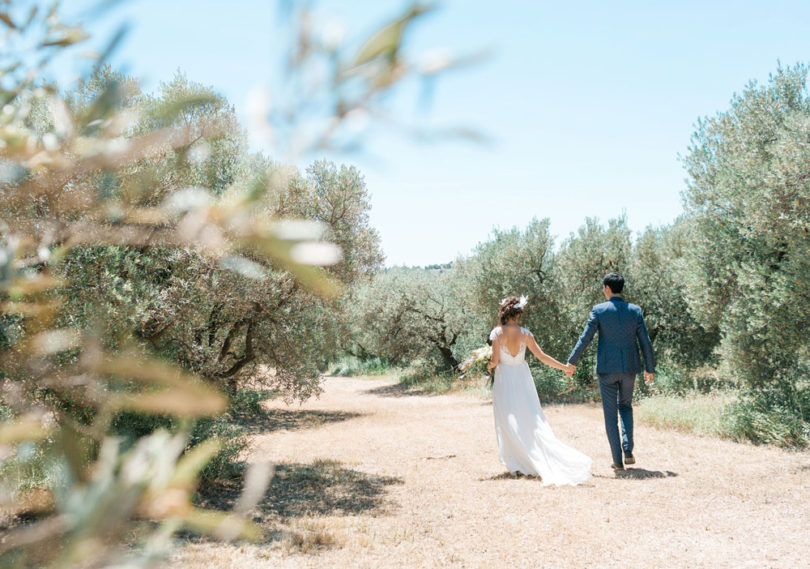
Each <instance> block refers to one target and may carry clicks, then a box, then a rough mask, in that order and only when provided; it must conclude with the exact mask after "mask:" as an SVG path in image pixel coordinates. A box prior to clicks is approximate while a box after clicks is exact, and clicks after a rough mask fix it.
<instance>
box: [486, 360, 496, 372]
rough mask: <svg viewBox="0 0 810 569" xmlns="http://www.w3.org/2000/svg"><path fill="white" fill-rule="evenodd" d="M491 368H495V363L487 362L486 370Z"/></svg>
mask: <svg viewBox="0 0 810 569" xmlns="http://www.w3.org/2000/svg"><path fill="white" fill-rule="evenodd" d="M493 369H495V364H494V363H492V362H489V363H488V364H487V371H492V370H493Z"/></svg>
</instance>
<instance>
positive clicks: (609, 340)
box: [568, 296, 655, 373]
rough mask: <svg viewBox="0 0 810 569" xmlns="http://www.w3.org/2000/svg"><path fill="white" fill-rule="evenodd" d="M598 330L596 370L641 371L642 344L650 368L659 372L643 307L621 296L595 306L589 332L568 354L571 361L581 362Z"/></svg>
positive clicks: (646, 366)
mask: <svg viewBox="0 0 810 569" xmlns="http://www.w3.org/2000/svg"><path fill="white" fill-rule="evenodd" d="M597 331H598V332H599V345H598V348H597V352H596V373H641V359H640V357H639V353H638V344H641V349H642V351H643V352H644V367H645V369H646V371H648V372H649V373H655V360H654V358H653V351H652V342H650V337H649V335H647V326H645V325H644V316H643V315H642V314H641V308H639V307H638V306H636V305H635V304H630V303H629V302H625V301H624V299H623V298H622V297H620V296H614V297H613V298H611V299H610V300H608V301H607V302H603V303H602V304H597V305H596V306H594V307H593V310H592V311H591V317H590V318H589V319H588V324H587V325H586V326H585V331H584V332H583V333H582V335H581V336H580V337H579V341H578V342H577V345H576V346H575V347H574V351H572V352H571V355H570V356H568V361H569V362H570V363H572V364H574V365H576V364H577V362H578V361H579V358H581V357H582V353H583V352H584V351H585V348H587V347H588V344H590V343H591V340H593V336H594V334H596V332H597ZM636 340H638V344H637V343H636Z"/></svg>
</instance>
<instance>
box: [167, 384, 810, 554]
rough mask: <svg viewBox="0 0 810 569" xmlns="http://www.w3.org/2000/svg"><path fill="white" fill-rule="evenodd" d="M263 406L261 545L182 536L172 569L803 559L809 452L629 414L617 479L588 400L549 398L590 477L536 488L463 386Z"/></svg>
mask: <svg viewBox="0 0 810 569" xmlns="http://www.w3.org/2000/svg"><path fill="white" fill-rule="evenodd" d="M266 405H267V415H266V416H265V417H261V418H258V419H257V421H258V424H260V425H261V424H265V425H267V430H261V429H259V430H258V432H257V434H256V435H254V437H253V442H252V450H251V456H250V460H256V461H258V460H270V461H273V462H275V463H276V464H277V470H276V477H275V479H274V481H273V484H272V486H271V488H270V491H269V492H268V496H267V498H266V499H265V501H264V502H263V503H262V504H260V505H259V506H257V508H256V510H255V512H254V514H255V519H256V521H257V522H259V523H260V524H261V525H262V526H263V527H265V529H266V530H267V532H268V538H267V540H266V541H265V542H264V543H261V544H222V543H214V542H210V541H204V540H203V541H186V542H181V544H180V545H181V547H180V549H179V551H178V552H177V554H176V555H175V556H174V558H173V559H172V562H171V566H172V567H177V568H184V569H197V568H206V569H207V568H213V567H229V568H230V567H234V568H236V567H238V568H240V569H242V568H252V567H319V568H321V567H444V568H446V567H527V568H529V567H531V568H539V567H548V568H561V567H573V568H588V567H594V568H597V567H600V568H601V567H622V568H626V569H630V568H635V567H639V568H641V567H644V568H645V569H646V568H650V567H667V568H678V567H689V568H695V567H712V568H722V567H729V568H732V567H733V568H735V569H737V568H744V567H752V568H757V569H761V568H767V567H785V568H791V569H793V568H800V567H810V454H808V453H795V452H787V451H782V450H779V449H772V448H762V447H755V446H752V445H745V444H737V443H733V442H729V441H725V440H719V439H714V438H702V437H697V436H694V435H689V434H684V433H679V432H674V431H668V430H658V429H654V428H652V427H649V426H646V425H644V424H643V423H641V424H637V427H636V431H637V432H636V451H635V454H636V459H637V464H636V465H635V467H634V468H632V469H630V470H628V471H626V472H625V473H622V474H621V475H620V476H617V475H615V474H614V473H613V472H612V471H611V469H610V462H611V461H610V452H609V448H608V444H607V440H606V439H605V434H604V428H603V425H602V419H601V408H600V407H598V406H596V405H561V406H548V407H545V411H546V416H547V417H548V420H549V421H550V422H551V425H552V427H553V428H554V431H555V433H556V434H557V436H558V437H559V438H560V439H562V440H563V441H565V442H567V443H568V444H570V445H572V446H574V447H576V448H578V449H579V450H581V451H583V452H585V453H586V454H588V455H589V456H591V457H592V458H593V459H594V478H593V479H592V480H591V481H590V482H589V483H588V484H585V485H583V486H578V487H575V488H572V487H562V488H554V487H548V488H544V487H542V486H541V485H540V483H539V481H538V480H536V479H532V478H526V477H521V478H513V477H511V476H508V475H507V474H506V473H505V470H504V468H503V467H502V466H501V465H500V463H499V462H498V456H497V448H496V441H495V434H494V426H493V420H492V408H491V404H490V402H489V401H485V400H482V399H480V398H476V397H475V396H474V395H470V394H463V393H461V394H447V395H438V396H433V395H422V394H414V393H412V392H406V391H402V390H401V389H400V388H399V386H398V385H397V384H396V383H395V382H394V381H393V380H390V379H369V378H328V379H327V380H326V383H325V391H324V393H323V395H322V396H321V397H320V399H314V400H311V401H308V402H306V403H305V404H304V405H302V406H300V407H299V406H297V405H295V406H293V407H287V406H285V405H284V404H283V403H282V402H276V401H272V402H268V403H267V404H266ZM213 502H214V503H215V502H216V500H214V501H213ZM225 502H226V503H227V501H225Z"/></svg>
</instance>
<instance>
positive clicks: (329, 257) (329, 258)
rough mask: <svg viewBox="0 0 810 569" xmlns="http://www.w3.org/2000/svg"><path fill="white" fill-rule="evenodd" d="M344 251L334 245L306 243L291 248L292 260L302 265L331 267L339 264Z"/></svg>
mask: <svg viewBox="0 0 810 569" xmlns="http://www.w3.org/2000/svg"><path fill="white" fill-rule="evenodd" d="M342 257H343V251H342V250H341V249H340V247H338V246H337V245H335V244H334V243H324V242H316V241H305V242H303V243H296V244H295V245H293V246H292V247H291V248H290V259H292V261H293V262H294V263H299V264H301V265H316V266H329V265H334V264H336V263H339V262H340V260H341V258H342Z"/></svg>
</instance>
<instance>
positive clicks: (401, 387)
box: [363, 383, 431, 397]
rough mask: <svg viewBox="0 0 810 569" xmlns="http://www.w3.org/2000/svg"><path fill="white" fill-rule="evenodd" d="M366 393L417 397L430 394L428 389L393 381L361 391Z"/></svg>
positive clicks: (381, 395) (382, 395) (379, 395)
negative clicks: (389, 383)
mask: <svg viewBox="0 0 810 569" xmlns="http://www.w3.org/2000/svg"><path fill="white" fill-rule="evenodd" d="M363 393H364V394H366V395H376V396H378V397H418V396H421V395H431V393H429V392H428V391H425V390H424V389H420V388H418V387H413V386H411V385H407V384H405V383H393V384H391V385H383V386H380V387H375V388H373V389H367V390H365V391H364V392H363Z"/></svg>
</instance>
